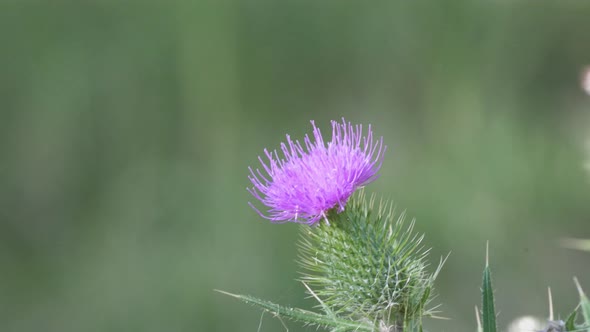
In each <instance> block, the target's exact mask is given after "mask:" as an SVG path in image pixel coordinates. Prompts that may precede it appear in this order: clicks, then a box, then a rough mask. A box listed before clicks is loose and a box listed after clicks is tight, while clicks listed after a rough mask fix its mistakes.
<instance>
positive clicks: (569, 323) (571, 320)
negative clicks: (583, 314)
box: [565, 310, 578, 331]
mask: <svg viewBox="0 0 590 332" xmlns="http://www.w3.org/2000/svg"><path fill="white" fill-rule="evenodd" d="M577 313H578V311H577V310H574V311H572V313H571V314H570V315H569V316H567V319H566V321H565V330H566V331H575V330H576V315H577Z"/></svg>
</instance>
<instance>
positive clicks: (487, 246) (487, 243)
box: [486, 240, 490, 267]
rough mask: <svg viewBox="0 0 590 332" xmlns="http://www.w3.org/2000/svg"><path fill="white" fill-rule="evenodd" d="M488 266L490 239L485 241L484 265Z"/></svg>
mask: <svg viewBox="0 0 590 332" xmlns="http://www.w3.org/2000/svg"><path fill="white" fill-rule="evenodd" d="M488 266H490V240H487V241H486V267H488Z"/></svg>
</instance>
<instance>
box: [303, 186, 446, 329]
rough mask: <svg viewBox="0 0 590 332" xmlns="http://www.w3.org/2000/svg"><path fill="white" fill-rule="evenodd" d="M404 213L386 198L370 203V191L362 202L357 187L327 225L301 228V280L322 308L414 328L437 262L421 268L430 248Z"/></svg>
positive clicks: (427, 297)
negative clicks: (351, 196) (343, 206)
mask: <svg viewBox="0 0 590 332" xmlns="http://www.w3.org/2000/svg"><path fill="white" fill-rule="evenodd" d="M404 218H405V214H404V213H401V214H399V215H397V216H396V215H395V213H394V209H393V208H392V205H391V204H390V203H384V202H383V201H381V202H380V203H379V204H378V206H377V207H375V196H372V197H371V199H370V200H369V201H367V200H366V198H365V196H364V193H363V192H362V191H360V192H359V193H358V194H356V195H354V196H353V198H352V199H351V200H350V201H349V202H348V203H347V205H346V209H345V210H344V211H343V212H342V213H336V212H333V213H329V214H328V220H329V224H328V223H320V225H319V226H317V227H312V228H310V227H303V236H302V240H301V242H300V249H301V250H300V263H301V265H302V266H303V268H304V269H305V270H306V272H305V273H304V276H303V278H302V280H303V281H304V282H305V283H306V284H308V285H309V286H310V289H311V290H310V292H313V295H314V296H316V297H317V298H319V300H321V302H322V304H323V306H324V307H327V308H329V309H330V311H332V312H334V313H335V314H336V315H337V316H340V317H347V318H349V319H351V320H365V321H366V320H369V321H372V322H373V323H374V324H377V325H378V326H380V330H383V329H386V330H392V331H393V330H395V328H397V330H398V331H399V330H400V328H401V329H403V330H414V329H415V328H416V329H417V328H419V327H420V326H421V317H422V316H424V315H429V314H432V311H431V310H426V308H425V306H426V305H427V304H428V302H429V301H430V300H431V297H432V296H431V293H432V288H433V283H434V279H435V277H436V274H437V273H438V271H439V269H440V266H439V268H438V269H437V270H436V272H435V273H434V274H429V273H428V272H427V271H426V267H427V265H428V264H427V263H426V261H425V259H426V256H427V254H428V251H429V250H424V249H423V247H422V246H421V241H422V239H423V236H422V235H416V234H414V233H413V226H414V222H413V221H412V222H411V223H410V224H409V225H408V226H407V227H405V225H404ZM441 263H442V262H441Z"/></svg>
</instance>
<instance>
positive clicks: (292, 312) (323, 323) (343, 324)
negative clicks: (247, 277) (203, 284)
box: [217, 290, 373, 332]
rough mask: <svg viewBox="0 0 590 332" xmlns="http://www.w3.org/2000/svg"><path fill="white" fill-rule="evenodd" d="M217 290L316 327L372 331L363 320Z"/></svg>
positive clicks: (371, 327) (341, 330) (275, 313)
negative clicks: (329, 314)
mask: <svg viewBox="0 0 590 332" xmlns="http://www.w3.org/2000/svg"><path fill="white" fill-rule="evenodd" d="M217 291H218V292H220V293H222V294H225V295H229V296H231V297H235V298H237V299H239V300H241V301H243V302H245V303H248V304H251V305H253V306H255V307H258V308H261V309H263V310H265V311H268V312H270V313H272V314H273V315H275V316H278V317H283V318H288V319H291V320H293V321H296V322H301V323H304V324H308V325H314V326H317V327H325V328H330V329H331V330H332V331H339V332H345V331H366V332H371V331H373V326H371V325H369V324H368V323H365V322H355V321H352V320H347V319H341V318H336V317H334V316H325V315H321V314H318V313H315V312H312V311H307V310H303V309H298V308H289V307H284V306H281V305H278V304H275V303H272V302H270V301H266V300H261V299H258V298H255V297H252V296H249V295H238V294H232V293H228V292H224V291H220V290H217Z"/></svg>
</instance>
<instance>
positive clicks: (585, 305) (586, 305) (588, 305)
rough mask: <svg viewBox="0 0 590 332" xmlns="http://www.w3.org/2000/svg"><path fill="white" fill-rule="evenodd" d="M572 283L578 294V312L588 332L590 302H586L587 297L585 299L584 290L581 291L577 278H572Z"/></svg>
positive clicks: (589, 329) (589, 325)
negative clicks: (580, 313)
mask: <svg viewBox="0 0 590 332" xmlns="http://www.w3.org/2000/svg"><path fill="white" fill-rule="evenodd" d="M574 282H575V283H576V287H577V288H578V293H579V294H580V311H581V312H582V316H583V317H584V326H586V327H587V328H588V332H590V301H588V297H586V294H584V290H582V287H581V286H580V283H579V282H578V278H574Z"/></svg>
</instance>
